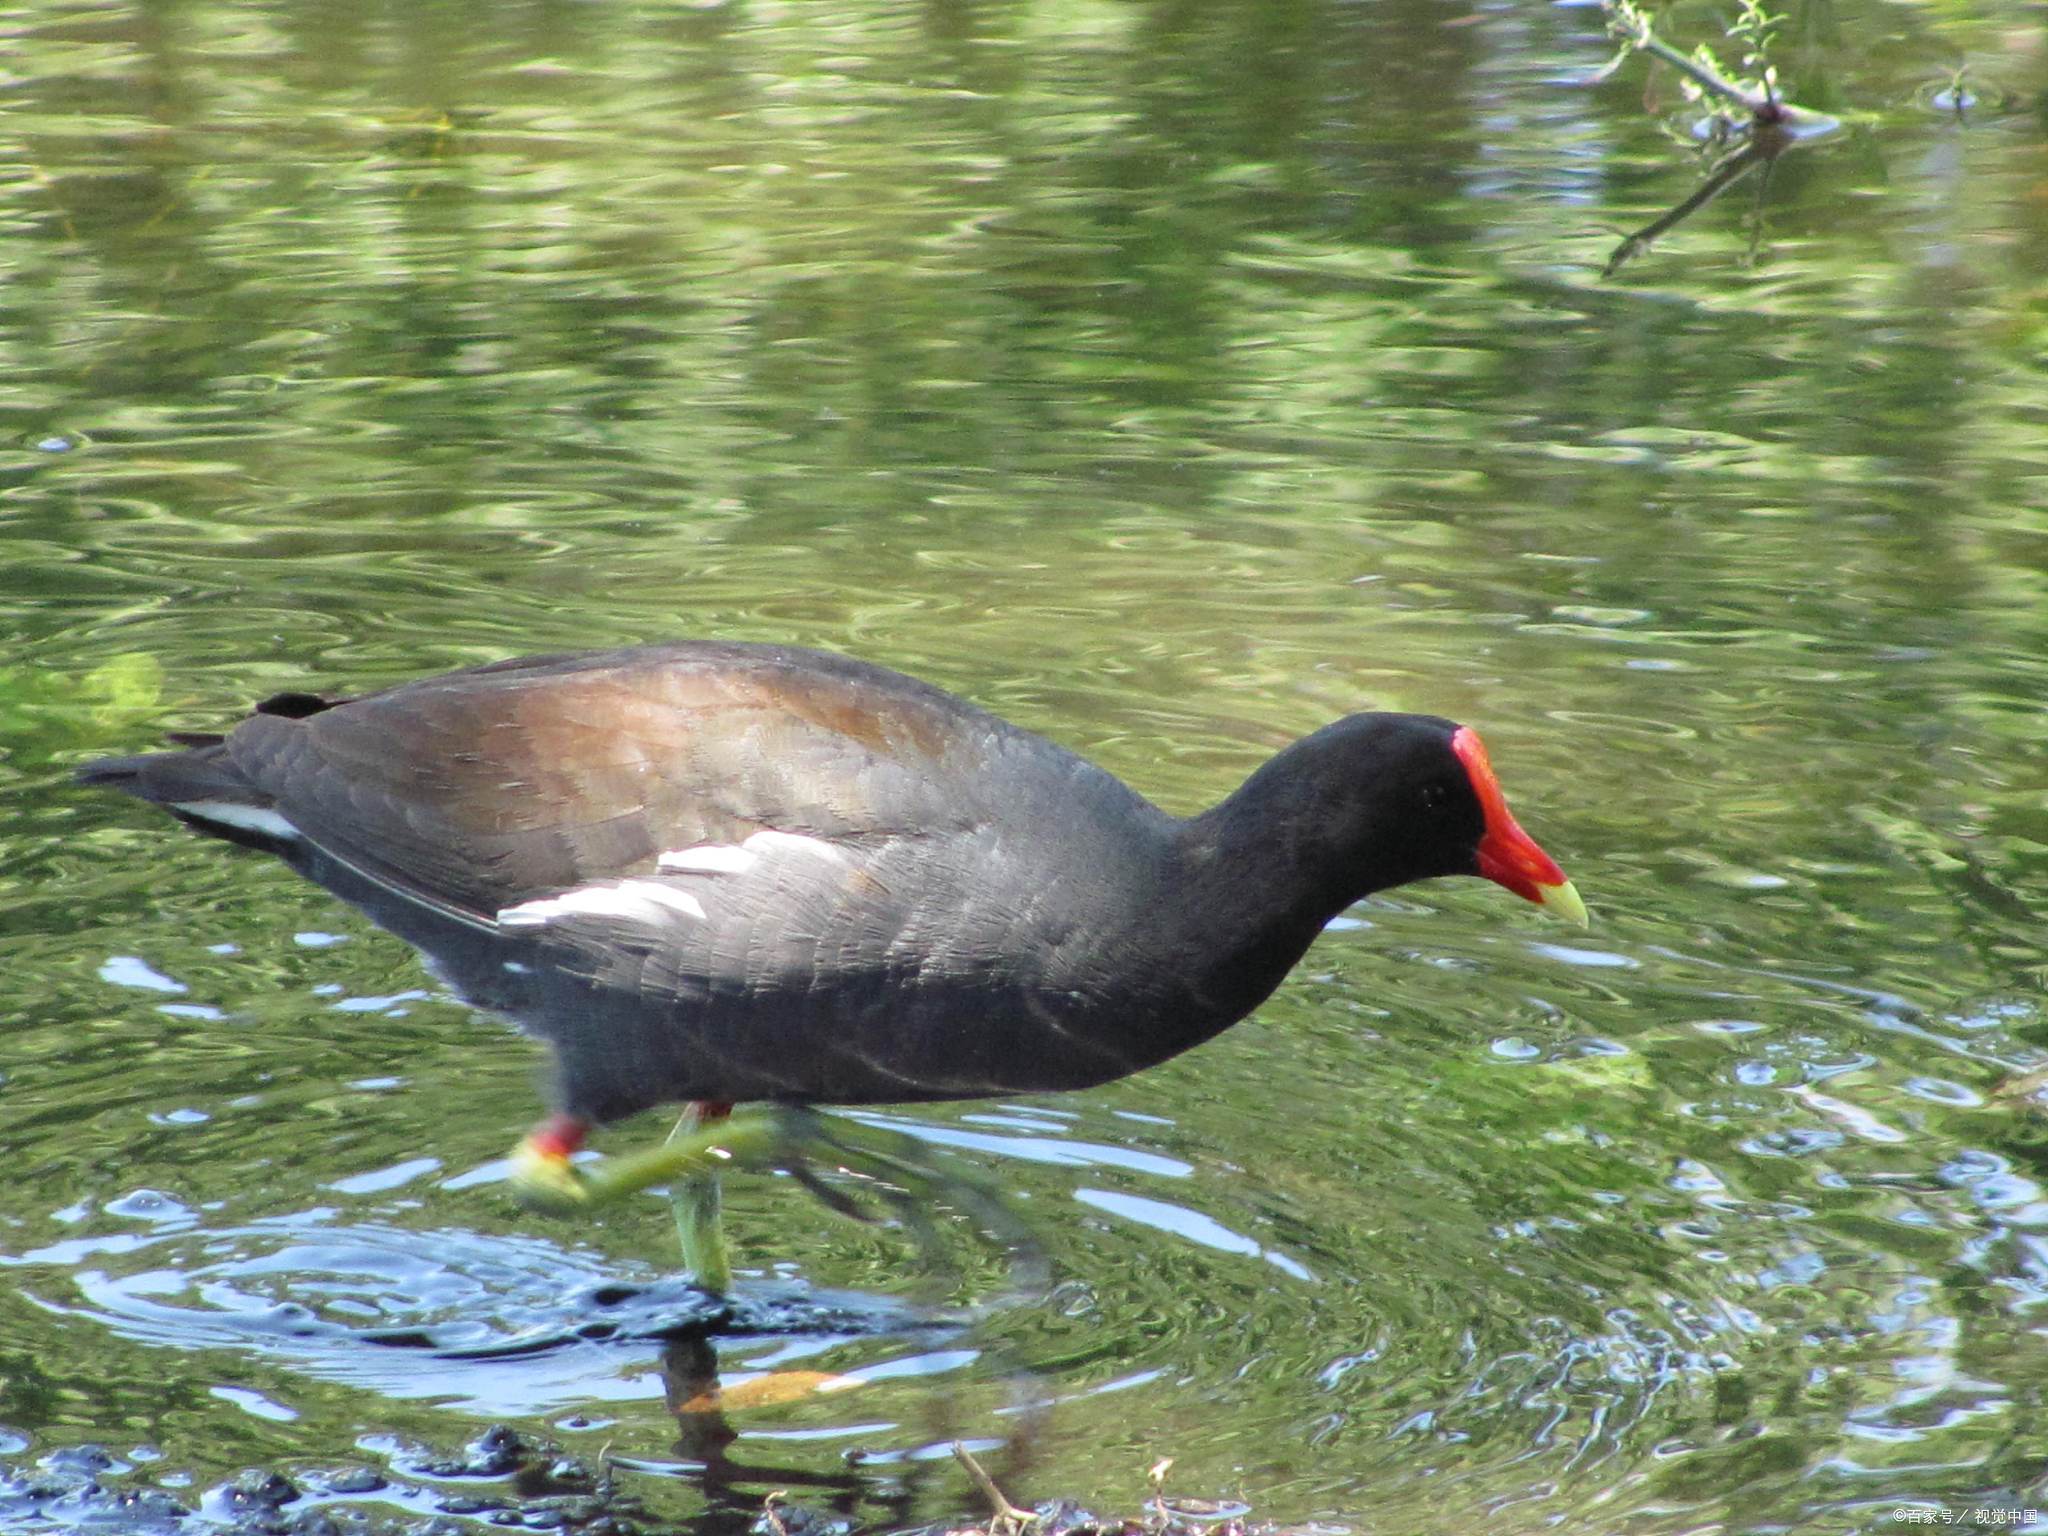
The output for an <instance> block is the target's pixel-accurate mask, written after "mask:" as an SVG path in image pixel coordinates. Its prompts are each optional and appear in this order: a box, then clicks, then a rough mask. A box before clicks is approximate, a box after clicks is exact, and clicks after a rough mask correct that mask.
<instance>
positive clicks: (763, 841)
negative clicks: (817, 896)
mask: <svg viewBox="0 0 2048 1536" xmlns="http://www.w3.org/2000/svg"><path fill="white" fill-rule="evenodd" d="M742 846H743V847H745V848H746V849H748V850H749V851H750V852H753V853H775V852H778V851H780V852H783V853H807V854H809V855H810V856H811V857H812V858H814V859H823V860H825V861H826V862H827V863H829V864H844V863H845V862H846V855H845V854H843V853H841V852H840V851H839V850H838V849H837V848H834V847H833V846H832V845H831V844H830V843H828V842H826V841H825V840H824V839H823V838H822V837H805V836H804V835H803V834H802V833H800V832H773V831H770V832H756V833H755V834H754V835H753V836H752V837H750V838H748V839H747V840H746V842H745V843H744V844H743V845H742Z"/></svg>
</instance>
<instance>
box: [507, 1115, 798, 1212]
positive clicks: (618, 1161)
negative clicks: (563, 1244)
mask: <svg viewBox="0 0 2048 1536" xmlns="http://www.w3.org/2000/svg"><path fill="white" fill-rule="evenodd" d="M809 1124H810V1117H809V1116H807V1115H806V1114H805V1113H804V1112H803V1111H802V1110H797V1109H788V1108H783V1107H779V1106H771V1107H768V1108H763V1109H754V1110H745V1111H742V1112H741V1113H740V1114H737V1115H734V1116H733V1117H732V1118H731V1119H729V1120H721V1121H717V1122H715V1123H713V1124H710V1125H697V1126H690V1125H679V1126H678V1127H676V1131H675V1133H674V1134H673V1135H671V1136H670V1137H669V1139H668V1140H667V1141H665V1142H663V1143H662V1144H661V1145H660V1146H658V1147H650V1148H648V1150H646V1151H645V1152H634V1153H629V1154H627V1155H625V1156H622V1157H608V1158H606V1159H604V1160H603V1161H602V1162H600V1163H598V1164H597V1165H596V1166H595V1168H593V1169H591V1170H589V1171H587V1172H586V1171H585V1170H584V1169H582V1168H579V1167H577V1166H576V1165H575V1164H574V1163H572V1162H571V1161H570V1154H571V1153H573V1152H574V1151H575V1150H576V1148H577V1147H578V1146H580V1145H581V1144H582V1141H583V1136H584V1133H585V1131H586V1130H587V1129H588V1128H587V1127H586V1126H584V1125H582V1124H580V1123H578V1122H575V1121H572V1120H568V1119H565V1118H561V1117H558V1118H556V1119H554V1120H550V1121H548V1122H547V1123H546V1124H545V1125H542V1126H541V1127H539V1128H538V1129H536V1130H535V1131H534V1132H533V1133H532V1134H531V1135H530V1136H528V1137H527V1138H526V1139H525V1140H524V1141H522V1142H520V1144H519V1145H518V1146H517V1147H515V1148H514V1149H513V1152H512V1188H513V1191H514V1193H516V1194H517V1195H518V1196H519V1198H520V1200H521V1201H522V1202H524V1203H525V1204H527V1205H529V1206H532V1207H534V1208H536V1209H538V1210H545V1211H555V1212H568V1211H580V1210H589V1209H591V1208H593V1207H596V1206H600V1205H609V1204H611V1203H612V1202H613V1201H615V1200H622V1199H624V1198H625V1197H626V1196H627V1195H631V1194H637V1193H638V1192H639V1191H641V1190H643V1189H649V1188H652V1187H653V1186H654V1185H656V1184H671V1183H674V1182H675V1181H677V1180H679V1179H689V1178H699V1179H701V1178H704V1177H705V1176H707V1175H709V1176H712V1177H714V1178H715V1176H716V1175H717V1173H718V1171H719V1170H720V1169H722V1168H724V1167H726V1166H727V1165H728V1164H731V1163H746V1162H754V1161H766V1160H771V1159H772V1158H773V1157H774V1155H775V1154H776V1152H777V1151H778V1150H780V1149H784V1148H789V1147H792V1146H795V1145H799V1144H801V1143H802V1141H803V1140H804V1139H806V1137H807V1136H808V1135H809V1134H810V1131H809Z"/></svg>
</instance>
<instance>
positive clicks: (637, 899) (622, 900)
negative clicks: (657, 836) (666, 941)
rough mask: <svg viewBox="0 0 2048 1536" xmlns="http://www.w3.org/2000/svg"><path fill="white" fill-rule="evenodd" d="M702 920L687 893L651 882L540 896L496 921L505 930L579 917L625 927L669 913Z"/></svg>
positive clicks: (699, 906) (587, 887) (507, 910)
mask: <svg viewBox="0 0 2048 1536" xmlns="http://www.w3.org/2000/svg"><path fill="white" fill-rule="evenodd" d="M678 912H679V913H681V914H682V915H683V916H684V917H694V918H696V919H698V920H699V921H700V922H701V921H702V920H703V917H704V904H703V903H702V902H700V901H699V900H697V898H696V897H694V896H692V895H691V894H690V893H689V892H688V891H678V890H672V889H671V888H670V887H668V886H665V885H662V884H661V883H659V882H658V881H654V880H621V881H619V882H618V883H617V884H616V885H580V886H578V887H577V888H576V889H575V890H573V891H564V892H562V894H561V895H559V896H543V897H541V898H540V899H539V900H537V901H522V902H520V903H519V905H518V906H516V907H505V908H503V909H501V910H500V911H499V913H498V921H499V922H500V923H502V924H504V925H505V926H506V927H507V928H537V927H539V926H540V925H541V924H543V923H552V922H556V921H559V920H560V919H562V918H565V917H574V916H576V915H578V914H579V913H583V914H588V915H589V916H591V917H618V918H624V919H625V920H626V921H627V922H629V923H659V922H661V921H663V920H664V919H665V918H666V917H667V916H669V915H670V914H671V913H678Z"/></svg>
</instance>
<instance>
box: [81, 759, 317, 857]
mask: <svg viewBox="0 0 2048 1536" xmlns="http://www.w3.org/2000/svg"><path fill="white" fill-rule="evenodd" d="M172 739H173V740H175V741H178V742H181V743H182V744H183V745H184V750H183V751H180V752H144V753H140V754H138V755H137V756H134V757H103V758H100V759H99V760H97V761H96V762H90V763H86V764H84V765H83V766H81V767H80V768H78V769H77V771H76V775H75V776H76V778H77V780H78V782H79V783H81V784H84V785H88V786H90V787H91V788H94V789H112V790H118V791H119V792H120V793H122V794H124V795H133V796H134V797H135V798H136V799H138V800H146V801H148V802H149V803H150V804H151V805H160V806H162V807H163V808H164V809H165V810H167V811H169V812H170V813H171V814H172V815H173V816H176V817H177V818H178V819H179V820H180V821H183V822H186V823H187V824H189V825H192V826H195V827H197V828H199V830H201V831H203V832H211V833H212V834H214V836H216V837H225V838H227V839H228V840H229V841H230V842H237V843H245V844H248V845H251V846H254V847H259V848H271V849H274V848H276V847H277V845H278V844H279V843H280V842H291V841H293V840H295V839H296V838H297V837H298V829H297V828H296V827H294V826H292V824H291V823H290V822H289V821H287V820H286V819H285V818H284V816H283V815H281V814H280V813H279V812H278V810H277V808H276V805H275V804H274V803H273V802H272V800H271V798H270V797H269V796H268V795H266V794H264V793H263V792H262V791H261V790H259V789H258V788H257V787H256V786H255V785H253V784H251V783H250V782H249V780H248V779H247V778H245V777H244V776H243V774H242V772H241V770H240V769H238V768H236V766H235V764H234V762H233V760H232V759H231V758H230V757H229V756H228V752H227V748H226V746H225V745H224V744H223V742H222V740H221V738H220V737H218V736H202V735H198V734H196V733H193V734H184V735H179V736H176V737H173V738H172Z"/></svg>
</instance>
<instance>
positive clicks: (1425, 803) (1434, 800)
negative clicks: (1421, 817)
mask: <svg viewBox="0 0 2048 1536" xmlns="http://www.w3.org/2000/svg"><path fill="white" fill-rule="evenodd" d="M1416 798H1417V800H1418V801H1419V802H1420V803H1421V806H1422V809H1423V810H1424V811H1426V812H1428V813H1429V814H1431V815H1434V814H1436V813H1437V812H1438V811H1441V810H1442V809H1443V808H1444V807H1445V806H1446V805H1447V804H1449V803H1450V798H1451V797H1450V794H1449V792H1448V791H1447V790H1445V788H1444V787H1443V785H1441V784H1425V785H1423V786H1422V791H1421V793H1420V794H1419V795H1418V796H1417V797H1416Z"/></svg>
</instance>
